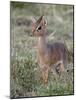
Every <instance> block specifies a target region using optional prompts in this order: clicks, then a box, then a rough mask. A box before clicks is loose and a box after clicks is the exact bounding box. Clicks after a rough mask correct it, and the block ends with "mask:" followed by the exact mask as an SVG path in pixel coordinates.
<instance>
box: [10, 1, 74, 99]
mask: <svg viewBox="0 0 76 100" xmlns="http://www.w3.org/2000/svg"><path fill="white" fill-rule="evenodd" d="M42 14H44V15H45V18H46V19H47V23H48V24H47V32H48V34H47V40H48V42H50V43H52V42H56V41H60V42H64V43H65V44H66V46H67V48H68V58H69V60H68V64H67V66H66V68H65V72H64V73H63V74H62V75H61V76H59V75H57V73H56V72H55V71H54V72H53V73H52V72H50V74H49V80H48V81H49V82H48V84H47V87H45V86H44V85H43V84H42V81H41V80H40V71H39V66H38V64H37V59H36V48H34V46H35V45H36V43H37V38H35V37H31V34H32V33H31V18H32V17H33V16H34V17H36V18H39V17H40V16H41V15H42ZM53 32H55V34H54V35H52V36H51V33H53ZM10 71H11V77H10V78H11V84H10V85H11V98H16V97H31V96H53V95H69V94H73V92H74V90H73V6H72V5H51V4H36V3H22V2H11V67H10Z"/></svg>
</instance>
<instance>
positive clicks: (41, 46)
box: [32, 16, 67, 84]
mask: <svg viewBox="0 0 76 100" xmlns="http://www.w3.org/2000/svg"><path fill="white" fill-rule="evenodd" d="M32 32H33V34H34V35H35V36H37V37H38V44H37V50H38V52H37V54H38V64H39V66H40V69H41V76H42V79H43V81H44V84H46V83H47V82H48V74H49V69H50V67H51V65H53V64H59V66H60V72H62V71H64V66H65V65H66V62H67V49H66V47H65V45H64V44H63V43H58V42H57V43H53V44H47V42H46V21H45V19H44V16H41V17H40V18H39V19H38V20H37V21H36V22H34V23H33V24H32ZM57 71H58V69H57Z"/></svg>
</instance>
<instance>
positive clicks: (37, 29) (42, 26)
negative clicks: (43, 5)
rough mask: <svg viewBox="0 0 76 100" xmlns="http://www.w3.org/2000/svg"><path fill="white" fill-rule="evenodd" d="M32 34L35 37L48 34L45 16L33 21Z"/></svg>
mask: <svg viewBox="0 0 76 100" xmlns="http://www.w3.org/2000/svg"><path fill="white" fill-rule="evenodd" d="M32 33H33V35H35V36H43V35H44V34H45V33H46V21H45V19H44V16H41V17H40V18H39V19H38V20H37V21H32Z"/></svg>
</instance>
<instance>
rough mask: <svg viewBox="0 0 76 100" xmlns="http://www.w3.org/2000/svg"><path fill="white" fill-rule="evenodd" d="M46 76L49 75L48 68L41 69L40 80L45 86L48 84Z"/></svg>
mask: <svg viewBox="0 0 76 100" xmlns="http://www.w3.org/2000/svg"><path fill="white" fill-rule="evenodd" d="M48 74H49V67H44V68H43V69H42V79H43V82H44V84H45V85H46V84H47V83H48Z"/></svg>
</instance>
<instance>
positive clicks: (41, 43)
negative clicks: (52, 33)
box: [38, 36, 47, 53]
mask: <svg viewBox="0 0 76 100" xmlns="http://www.w3.org/2000/svg"><path fill="white" fill-rule="evenodd" d="M46 49H47V43H46V36H40V37H38V51H39V53H44V52H46Z"/></svg>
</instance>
